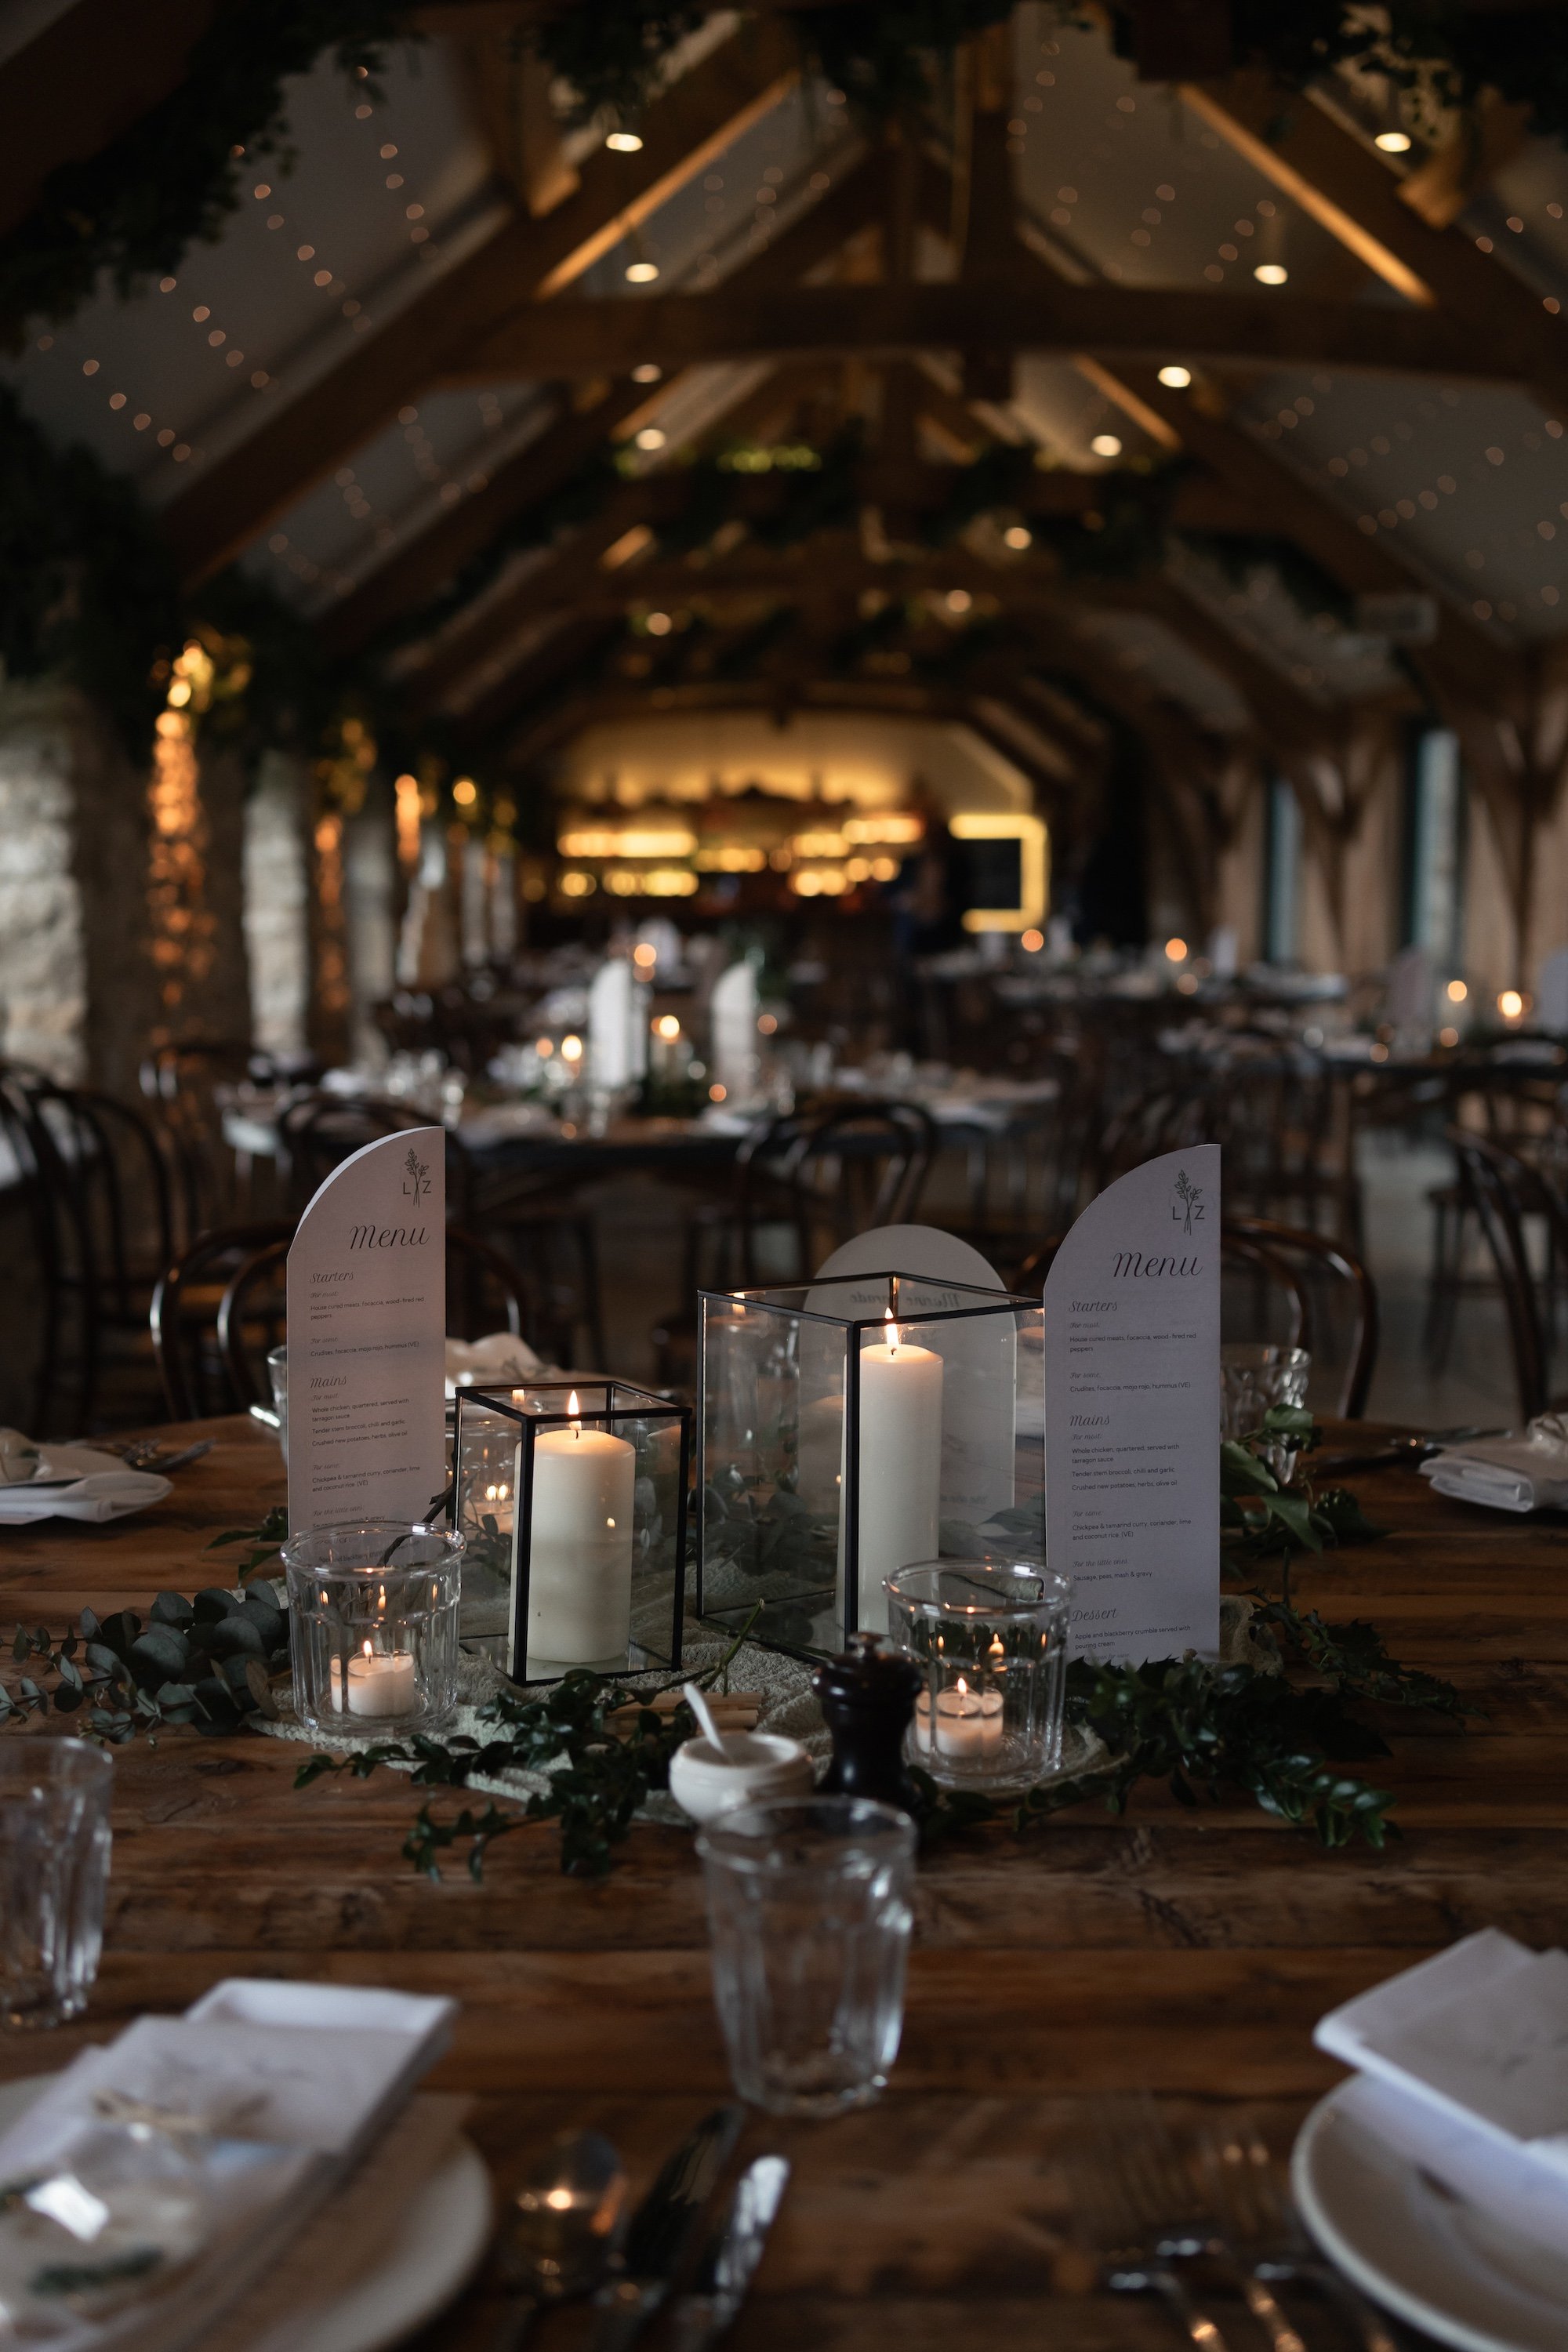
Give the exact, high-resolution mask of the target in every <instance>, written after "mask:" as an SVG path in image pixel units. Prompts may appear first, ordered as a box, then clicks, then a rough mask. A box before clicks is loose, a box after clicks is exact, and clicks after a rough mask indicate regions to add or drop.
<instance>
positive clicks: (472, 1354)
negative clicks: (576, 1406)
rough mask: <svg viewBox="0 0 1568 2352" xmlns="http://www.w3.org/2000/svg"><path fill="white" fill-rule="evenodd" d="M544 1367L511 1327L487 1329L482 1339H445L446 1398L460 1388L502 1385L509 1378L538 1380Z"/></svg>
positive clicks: (482, 1387)
mask: <svg viewBox="0 0 1568 2352" xmlns="http://www.w3.org/2000/svg"><path fill="white" fill-rule="evenodd" d="M546 1369H547V1367H546V1366H545V1365H543V1364H542V1363H541V1361H540V1360H539V1358H538V1357H537V1356H536V1355H535V1354H534V1352H533V1349H531V1347H530V1346H529V1344H528V1342H527V1340H526V1339H519V1338H518V1337H517V1335H516V1333H515V1332H512V1331H489V1332H487V1333H486V1335H485V1337H484V1338H483V1339H448V1340H447V1403H448V1404H450V1402H451V1401H452V1399H453V1398H454V1397H455V1396H456V1395H457V1393H458V1390H459V1389H474V1388H479V1389H493V1388H501V1387H503V1386H504V1385H505V1383H506V1382H507V1381H528V1380H538V1379H539V1377H540V1375H541V1374H542V1372H544V1371H545V1370H546Z"/></svg>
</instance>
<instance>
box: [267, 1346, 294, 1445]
mask: <svg viewBox="0 0 1568 2352" xmlns="http://www.w3.org/2000/svg"><path fill="white" fill-rule="evenodd" d="M267 1371H268V1378H269V1379H270V1381H271V1382H272V1410H273V1412H275V1413H276V1414H277V1415H278V1444H279V1447H280V1448H281V1451H282V1454H283V1460H284V1464H285V1465H287V1464H288V1460H289V1350H288V1348H287V1347H286V1346H285V1347H281V1348H269V1349H268V1353H267Z"/></svg>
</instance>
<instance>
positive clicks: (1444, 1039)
mask: <svg viewBox="0 0 1568 2352" xmlns="http://www.w3.org/2000/svg"><path fill="white" fill-rule="evenodd" d="M1458 1042H1459V1033H1458V1030H1457V1029H1439V1030H1438V1032H1437V1043H1438V1045H1458Z"/></svg>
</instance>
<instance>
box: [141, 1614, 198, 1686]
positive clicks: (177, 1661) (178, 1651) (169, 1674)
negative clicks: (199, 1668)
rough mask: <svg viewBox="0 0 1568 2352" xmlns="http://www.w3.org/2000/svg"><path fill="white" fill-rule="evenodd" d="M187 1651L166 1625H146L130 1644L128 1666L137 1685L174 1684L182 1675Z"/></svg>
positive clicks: (182, 1641) (180, 1637)
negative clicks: (129, 1662) (142, 1631)
mask: <svg viewBox="0 0 1568 2352" xmlns="http://www.w3.org/2000/svg"><path fill="white" fill-rule="evenodd" d="M189 1658H190V1651H189V1648H188V1646H187V1644H186V1643H185V1642H184V1639H183V1638H182V1636H181V1635H180V1634H178V1633H174V1632H172V1631H171V1629H170V1628H169V1627H168V1626H166V1625H149V1627H148V1628H147V1631H146V1632H145V1633H140V1634H138V1635H137V1637H136V1639H135V1641H134V1642H132V1644H131V1666H132V1673H133V1674H134V1675H135V1676H136V1679H137V1681H138V1682H140V1683H142V1684H144V1685H148V1686H149V1687H152V1686H154V1685H157V1684H158V1683H164V1682H177V1681H178V1680H179V1678H180V1676H181V1675H183V1674H184V1671H185V1667H186V1664H187V1663H188V1661H189Z"/></svg>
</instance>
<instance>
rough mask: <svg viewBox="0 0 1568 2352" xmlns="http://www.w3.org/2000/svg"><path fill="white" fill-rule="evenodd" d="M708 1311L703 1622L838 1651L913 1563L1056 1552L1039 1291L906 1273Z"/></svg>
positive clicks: (883, 1610) (709, 1305)
mask: <svg viewBox="0 0 1568 2352" xmlns="http://www.w3.org/2000/svg"><path fill="white" fill-rule="evenodd" d="M700 1307H701V1317H702V1321H701V1352H700V1387H701V1397H702V1403H701V1419H700V1423H699V1429H700V1448H701V1450H700V1455H699V1467H698V1491H699V1510H700V1540H699V1560H700V1580H699V1585H698V1604H697V1605H698V1610H699V1612H700V1614H701V1615H702V1616H703V1617H705V1618H707V1619H709V1620H718V1621H719V1622H721V1623H729V1624H731V1625H733V1626H734V1627H735V1628H736V1629H737V1630H738V1629H739V1628H740V1626H742V1625H745V1626H746V1627H747V1628H748V1630H749V1632H750V1633H751V1634H752V1638H753V1639H755V1640H757V1641H760V1642H763V1643H774V1644H776V1645H778V1646H779V1647H782V1648H786V1649H803V1650H809V1651H814V1652H815V1651H822V1650H827V1651H831V1652H837V1651H840V1650H842V1649H843V1648H844V1646H845V1643H846V1642H847V1637H848V1636H849V1634H850V1633H855V1632H857V1631H858V1632H862V1633H887V1632H888V1631H889V1619H888V1593H887V1580H888V1578H889V1576H891V1575H893V1574H895V1573H896V1572H897V1571H898V1570H900V1569H902V1568H904V1567H906V1566H908V1565H909V1564H910V1563H911V1562H914V1561H919V1560H929V1559H938V1558H940V1559H954V1560H959V1559H980V1558H984V1556H985V1555H986V1554H987V1553H989V1552H992V1551H995V1550H1002V1549H1006V1550H1012V1549H1016V1550H1017V1551H1018V1552H1019V1553H1025V1552H1034V1553H1036V1554H1037V1555H1040V1556H1042V1557H1043V1555H1044V1551H1045V1347H1044V1314H1043V1310H1042V1307H1041V1305H1040V1302H1039V1300H1038V1299H1037V1298H1033V1299H1032V1298H1025V1297H1018V1296H1016V1294H1014V1293H1012V1292H1010V1291H1005V1290H997V1289H991V1288H985V1287H982V1286H979V1285H976V1284H969V1283H963V1282H957V1281H951V1280H940V1279H936V1278H931V1277H927V1276H916V1275H910V1274H900V1273H892V1272H889V1273H878V1274H867V1275H830V1276H819V1277H818V1278H817V1279H816V1281H815V1282H811V1283H800V1284H793V1285H784V1286H773V1287H767V1288H762V1289H755V1290H744V1291H733V1292H726V1291H703V1292H702V1293H701V1294H700Z"/></svg>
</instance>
